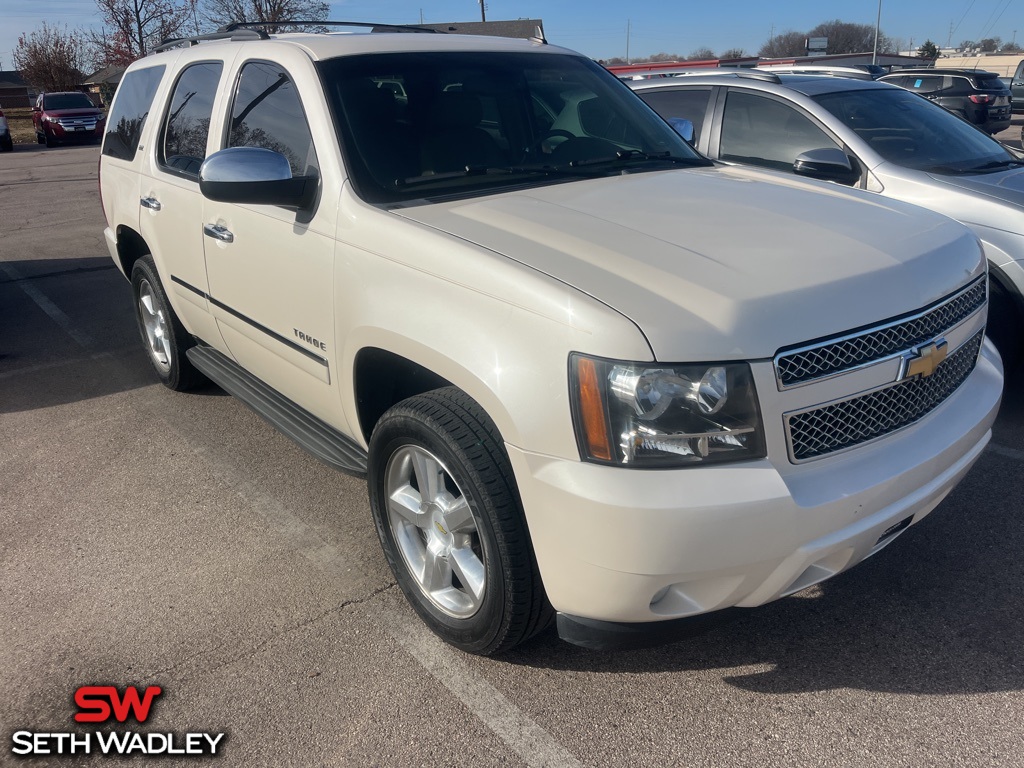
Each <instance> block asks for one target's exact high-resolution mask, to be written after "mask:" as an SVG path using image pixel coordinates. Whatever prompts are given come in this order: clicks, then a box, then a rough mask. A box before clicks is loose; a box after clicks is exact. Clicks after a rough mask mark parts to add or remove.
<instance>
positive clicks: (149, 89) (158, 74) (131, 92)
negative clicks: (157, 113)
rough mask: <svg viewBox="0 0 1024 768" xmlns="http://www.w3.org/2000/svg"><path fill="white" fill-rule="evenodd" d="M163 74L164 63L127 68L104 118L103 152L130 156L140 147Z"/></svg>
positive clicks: (124, 158) (125, 158)
mask: <svg viewBox="0 0 1024 768" xmlns="http://www.w3.org/2000/svg"><path fill="white" fill-rule="evenodd" d="M163 75H164V67H162V66H161V67H148V68H146V69H136V70H134V71H132V72H129V73H128V74H127V75H125V76H124V78H122V80H121V84H120V85H119V86H118V88H117V95H116V96H115V97H114V104H113V106H111V108H110V116H109V117H108V118H107V134H106V136H105V137H104V139H103V154H104V155H109V156H110V157H117V158H120V159H121V160H131V159H133V158H134V157H135V151H136V150H137V149H138V148H139V137H140V136H141V135H142V127H143V126H144V125H145V124H146V116H147V115H148V114H149V110H150V107H151V106H152V105H153V96H155V95H156V89H157V87H158V86H159V85H160V78H162V77H163Z"/></svg>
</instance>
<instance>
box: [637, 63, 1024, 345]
mask: <svg viewBox="0 0 1024 768" xmlns="http://www.w3.org/2000/svg"><path fill="white" fill-rule="evenodd" d="M631 85H632V87H633V88H634V90H635V91H636V92H637V94H638V95H639V96H640V98H642V99H643V100H644V101H645V102H647V103H648V104H649V105H650V106H651V107H653V108H654V110H655V111H657V112H658V113H659V114H660V115H662V116H663V117H665V118H666V119H670V120H671V119H685V120H689V121H691V122H692V123H693V124H694V127H695V131H696V134H697V135H696V147H697V149H699V150H700V151H701V152H703V153H704V154H705V155H707V156H708V157H710V158H712V159H715V160H720V161H722V162H724V163H730V164H731V163H735V164H741V165H749V166H756V167H761V168H771V169H775V170H779V171H786V172H789V173H796V174H797V175H800V176H804V177H809V178H816V179H822V180H827V181H835V182H839V183H841V184H847V185H851V186H855V187H858V188H860V189H864V190H868V191H871V192H878V193H880V194H882V195H884V196H885V197H889V198H893V199H896V200H904V201H906V202H909V203H916V204H917V205H922V206H925V207H927V208H930V209H932V210H933V211H938V212H939V213H943V214H945V215H947V216H951V217H953V218H955V219H958V220H959V221H961V222H963V223H964V224H966V225H967V226H969V227H970V228H971V229H972V230H973V231H974V233H975V234H976V235H977V236H978V237H979V238H981V241H982V243H983V244H984V247H985V253H986V255H987V256H988V262H989V275H990V288H989V291H990V294H989V298H990V302H991V306H990V309H989V326H988V330H989V334H990V335H991V336H992V338H993V340H994V341H995V343H996V346H997V347H998V348H999V350H1000V351H1001V352H1002V354H1003V358H1004V359H1005V360H1006V361H1007V363H1008V364H1010V365H1013V364H1015V363H1016V362H1018V361H1019V360H1020V359H1021V356H1022V353H1024V216H1022V215H1021V214H1022V210H1024V160H1022V159H1021V158H1020V157H1019V156H1018V155H1016V154H1013V153H1011V152H1010V151H1009V150H1008V149H1007V148H1006V147H1004V146H1003V145H1002V144H1000V143H999V142H997V141H995V140H993V139H992V138H990V137H989V136H987V135H986V134H985V133H983V132H982V131H979V130H977V129H975V128H973V127H971V126H970V125H968V124H966V123H964V122H963V121H962V120H959V119H957V118H956V117H954V116H953V115H951V114H950V113H949V112H947V111H946V110H944V109H942V108H941V107H937V106H935V105H933V104H929V103H928V102H927V101H925V100H924V99H922V98H920V97H918V96H915V95H913V94H910V93H907V92H906V91H905V90H902V89H899V88H896V87H894V86H891V85H885V84H883V83H881V82H877V83H874V82H863V81H859V80H847V79H844V78H831V77H819V76H809V75H805V76H797V75H775V74H769V73H760V72H754V73H742V74H736V73H729V74H718V75H705V76H701V77H688V78H675V79H663V80H650V81H645V82H638V83H633V84H631Z"/></svg>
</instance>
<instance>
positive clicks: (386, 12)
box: [0, 0, 1024, 69]
mask: <svg viewBox="0 0 1024 768" xmlns="http://www.w3.org/2000/svg"><path fill="white" fill-rule="evenodd" d="M877 12H878V2H877V0H844V1H843V2H835V0H776V1H775V2H764V0H703V1H699V0H659V1H657V2H655V1H654V0H617V1H615V0H546V2H541V0H489V2H488V3H487V18H488V20H498V19H517V18H541V19H543V20H544V29H545V32H546V33H547V37H548V40H549V41H550V42H552V43H556V44H559V45H564V46H566V47H567V48H574V49H576V50H578V51H581V52H582V53H585V54H587V55H588V56H591V57H593V58H598V59H603V58H609V57H612V56H625V55H626V40H627V26H628V27H629V53H630V56H632V57H638V56H647V55H650V54H654V53H659V52H666V53H679V54H683V55H685V54H688V53H690V52H691V51H693V50H695V49H697V48H700V47H708V48H711V49H712V50H713V51H715V52H716V53H721V52H722V51H724V50H726V49H727V48H743V49H744V50H745V51H746V52H747V53H750V54H754V53H756V52H757V49H758V48H760V47H761V45H762V44H763V43H764V42H765V41H766V40H767V39H768V38H769V36H770V35H771V34H772V31H773V30H774V31H775V32H776V33H779V32H785V31H788V30H796V31H798V32H806V31H807V30H809V29H811V28H812V27H814V26H815V25H817V24H819V23H821V22H823V21H828V20H830V19H837V18H838V19H841V20H843V21H848V22H855V23H858V24H870V25H872V26H873V25H874V23H875V15H876V13H877ZM421 13H422V18H423V20H424V21H428V22H445V21H477V20H479V19H480V5H479V3H478V2H477V0H341V1H338V0H335V2H333V3H332V14H331V18H332V19H338V20H352V21H379V22H385V23H398V24H401V23H414V22H417V21H419V20H420V14H421ZM43 21H46V22H47V23H50V24H54V23H57V24H60V23H66V24H67V25H69V26H71V27H90V26H95V25H98V23H99V18H98V15H97V11H96V4H95V2H94V0H0V65H2V67H3V68H4V69H11V68H12V51H13V50H14V48H15V46H16V45H17V42H18V35H19V34H20V33H22V32H31V31H32V30H34V29H36V28H38V27H39V26H40V25H41V24H42V22H43ZM882 32H883V33H885V34H887V35H889V36H890V37H893V38H897V39H900V40H902V41H904V42H905V43H908V44H909V42H910V41H911V40H913V44H914V46H915V47H916V46H918V45H920V44H921V43H922V42H924V40H925V39H926V38H930V39H931V40H933V41H934V42H936V43H938V44H939V45H940V46H945V45H946V42H947V40H950V39H951V40H952V44H953V45H956V44H958V43H959V42H960V41H961V40H965V39H970V40H980V39H981V38H983V37H993V36H999V37H1002V38H1003V39H1004V40H1007V41H1009V40H1011V39H1016V41H1017V42H1018V43H1022V44H1024V3H1022V2H1020V0H882ZM1017 32H1019V35H1017V36H1016V38H1015V34H1016V33H1017Z"/></svg>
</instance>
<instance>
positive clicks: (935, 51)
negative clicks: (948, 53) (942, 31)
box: [917, 40, 939, 59]
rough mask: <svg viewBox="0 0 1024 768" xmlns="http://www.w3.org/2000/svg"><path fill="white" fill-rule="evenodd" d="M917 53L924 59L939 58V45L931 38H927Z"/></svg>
mask: <svg viewBox="0 0 1024 768" xmlns="http://www.w3.org/2000/svg"><path fill="white" fill-rule="evenodd" d="M917 55H918V57H919V58H922V59H937V58H938V57H939V46H937V45H936V44H935V43H933V42H932V41H931V40H925V41H924V42H923V43H922V44H921V47H920V48H918V49H917Z"/></svg>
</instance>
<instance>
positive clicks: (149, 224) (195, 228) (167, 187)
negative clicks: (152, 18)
mask: <svg viewBox="0 0 1024 768" xmlns="http://www.w3.org/2000/svg"><path fill="white" fill-rule="evenodd" d="M223 74H224V64H223V62H221V61H198V62H195V63H191V64H188V65H187V66H185V67H184V68H183V69H182V70H181V72H180V73H179V74H178V76H177V78H176V79H175V81H174V85H173V86H172V89H171V93H170V98H168V99H167V100H166V105H165V107H164V109H163V110H162V112H161V113H160V114H159V115H158V116H157V118H158V119H159V120H160V125H159V129H158V130H157V131H156V133H155V134H154V138H153V144H154V145H155V146H154V147H152V148H151V151H150V152H148V156H147V164H148V166H149V169H148V172H147V173H146V174H145V178H144V179H143V181H142V184H141V187H140V190H139V192H140V196H139V201H138V203H137V205H138V206H139V207H140V222H139V226H140V228H141V229H140V231H141V233H142V237H143V238H144V239H145V241H146V242H147V243H149V244H150V245H151V247H152V249H153V260H154V261H155V262H156V265H157V268H158V270H159V271H160V275H161V279H162V281H163V283H164V289H165V290H166V291H167V293H168V295H169V296H170V297H171V300H172V303H173V304H174V309H175V311H176V312H177V313H178V316H179V317H180V318H181V322H182V324H183V325H184V326H185V328H187V329H188V331H189V332H190V333H191V334H192V335H194V336H198V337H199V338H201V339H202V340H203V341H205V342H207V343H208V344H212V345H213V346H215V347H218V348H221V349H223V341H222V340H221V337H220V332H219V331H218V330H217V326H216V323H215V322H214V320H213V317H212V316H211V315H210V309H209V302H208V301H207V298H206V297H207V294H208V292H209V285H208V283H207V279H206V263H205V260H204V258H203V229H202V220H203V197H202V195H201V194H200V192H199V166H200V165H201V164H202V162H203V159H204V158H205V157H206V151H207V143H208V139H209V133H210V120H211V117H212V115H213V107H214V102H215V100H216V97H217V92H218V88H219V84H220V81H221V79H222V77H223Z"/></svg>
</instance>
